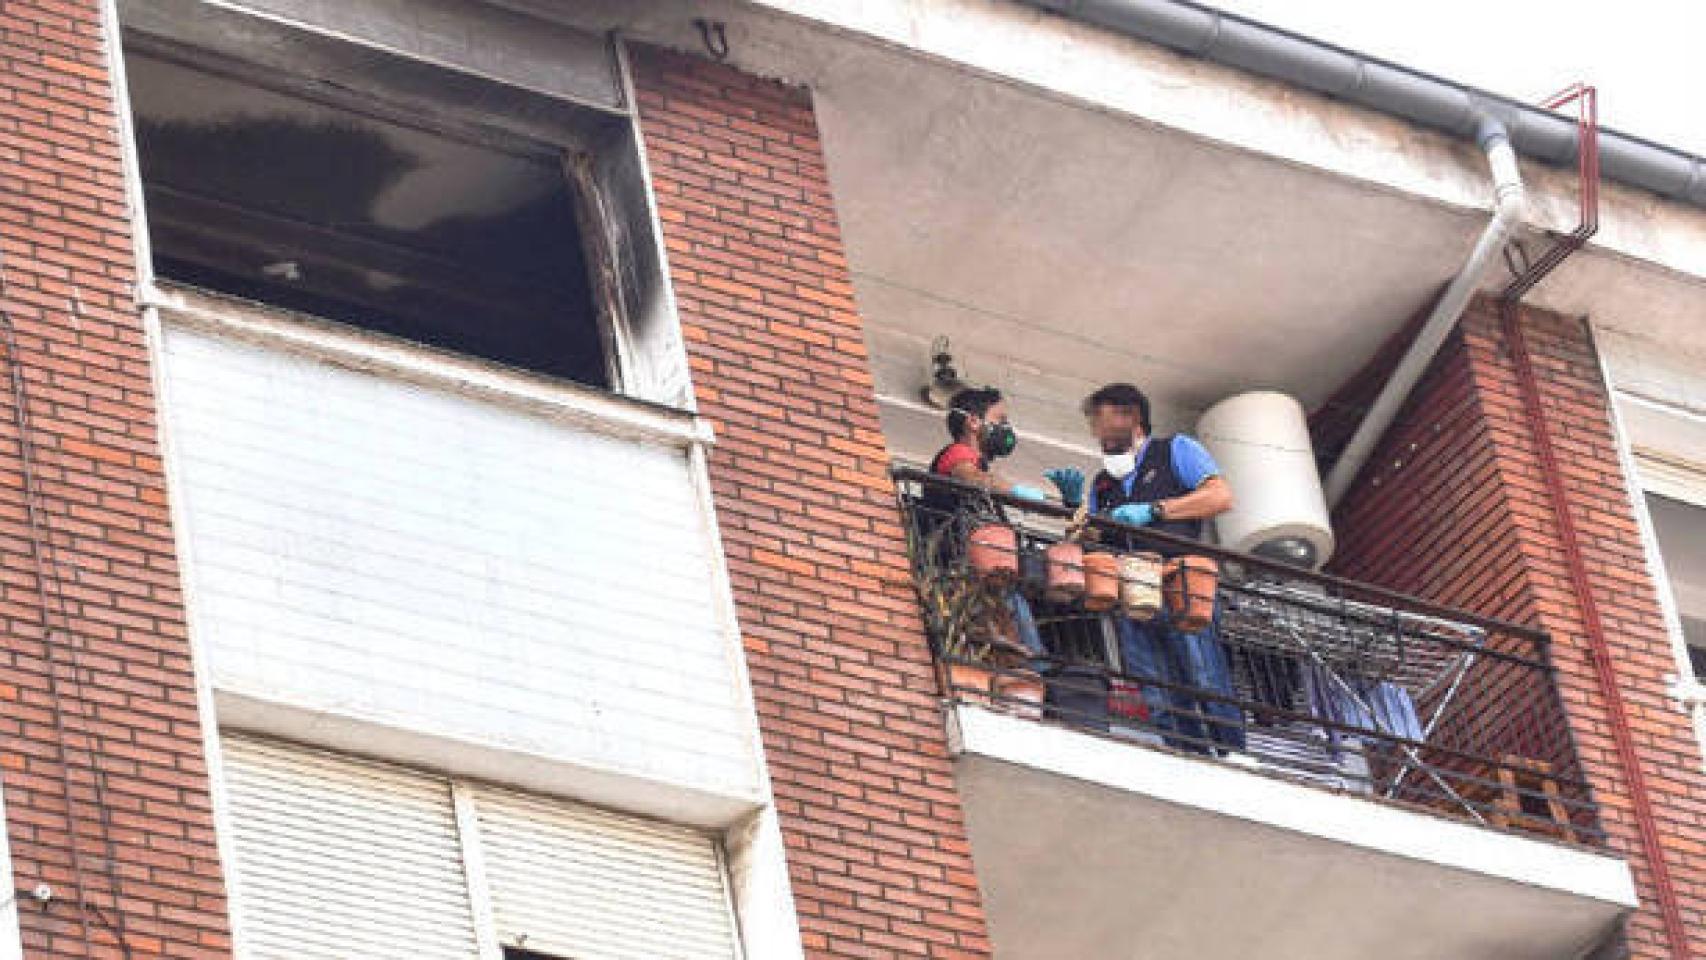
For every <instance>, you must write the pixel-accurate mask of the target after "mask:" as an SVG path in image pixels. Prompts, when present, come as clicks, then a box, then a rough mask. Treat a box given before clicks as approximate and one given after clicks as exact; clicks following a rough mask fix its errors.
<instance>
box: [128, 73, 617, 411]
mask: <svg viewBox="0 0 1706 960" xmlns="http://www.w3.org/2000/svg"><path fill="white" fill-rule="evenodd" d="M127 68H128V73H129V79H130V87H131V102H132V107H133V110H134V113H135V118H136V135H137V143H138V147H139V152H140V154H141V166H142V176H143V182H144V187H145V192H146V200H147V210H148V217H149V226H150V240H151V243H152V246H153V253H154V267H155V271H156V272H157V273H158V274H159V275H160V276H161V277H162V278H165V279H169V280H175V281H180V282H183V283H186V284H191V285H194V286H197V287H203V288H206V289H209V290H212V291H216V292H219V293H225V294H231V295H234V296H239V297H243V298H247V299H251V300H257V301H261V302H264V303H268V304H273V305H276V306H280V307H284V308H287V309H291V310H298V311H302V312H305V313H311V314H314V315H316V316H320V317H324V318H326V319H329V320H335V321H340V322H343V323H347V324H351V325H354V326H359V327H363V328H366V329H369V330H374V331H378V332H381V333H385V334H390V335H393V336H397V337H401V338H404V339H408V340H412V341H416V342H419V343H424V344H429V345H433V346H437V347H442V348H445V349H448V350H453V351H456V352H459V353H465V354H471V355H475V356H479V357H484V358H486V359H490V360H495V361H498V362H500V363H505V364H509V365H512V366H516V367H522V368H525V369H529V370H534V371H538V372H540V373H545V374H549V375H552V376H557V377H563V378H567V379H571V380H575V381H579V382H582V383H587V384H591V385H594V386H600V387H611V386H613V384H612V383H611V382H610V380H611V377H610V364H609V359H608V351H607V349H606V346H605V343H606V338H605V335H604V333H603V329H604V323H603V319H602V317H601V314H600V309H599V307H600V304H599V301H598V298H597V295H596V293H595V291H594V289H593V286H592V284H591V282H590V280H589V271H588V253H587V251H588V244H587V243H586V242H585V241H586V238H584V237H583V236H582V231H581V226H580V222H579V221H578V220H577V210H576V197H575V195H574V193H573V192H572V188H571V186H570V182H569V178H568V176H567V175H566V173H565V170H564V166H563V163H564V160H563V155H562V152H561V151H557V150H554V149H553V148H549V147H541V148H540V149H539V150H538V151H537V152H536V153H523V152H517V151H515V150H513V149H497V148H495V147H492V146H489V145H485V144H480V143H476V142H474V141H473V140H471V139H463V138H459V137H454V136H450V135H447V134H444V133H441V132H438V131H433V130H428V129H425V128H422V127H416V126H412V125H407V124H404V123H399V122H395V121H393V120H387V119H379V118H377V117H375V116H369V115H366V114H363V113H359V112H356V111H353V110H349V109H346V108H343V107H340V106H332V105H328V104H327V103H321V102H318V101H316V100H311V99H308V98H306V97H302V96H298V95H295V94H287V93H281V92H277V91H274V90H269V89H264V88H262V87H259V86H254V85H251V84H247V83H244V82H241V81H237V80H233V79H231V78H229V77H226V76H221V75H216V74H214V73H210V72H206V71H202V70H199V69H195V68H192V67H187V66H183V65H180V64H178V63H175V62H170V61H167V60H164V59H158V58H155V57H152V56H145V55H138V54H135V53H132V54H131V55H130V56H129V57H128V61H127Z"/></svg>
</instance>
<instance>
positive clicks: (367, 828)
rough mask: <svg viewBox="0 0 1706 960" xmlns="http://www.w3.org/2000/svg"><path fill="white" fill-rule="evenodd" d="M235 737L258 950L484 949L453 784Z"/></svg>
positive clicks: (243, 882) (253, 953)
mask: <svg viewBox="0 0 1706 960" xmlns="http://www.w3.org/2000/svg"><path fill="white" fill-rule="evenodd" d="M223 743H224V757H225V777H226V781H227V785H228V794H229V798H230V806H231V822H232V824H233V826H234V833H235V840H236V857H237V890H238V893H239V895H240V896H241V897H242V903H241V909H242V920H243V936H244V943H245V944H246V946H247V947H248V950H247V955H248V956H249V957H252V958H256V960H260V958H267V960H272V958H277V960H389V958H396V960H438V958H444V960H468V958H472V957H475V956H477V950H476V946H475V939H474V921H473V918H472V915H471V911H470V909H469V899H468V887H467V882H466V879H465V877H464V874H463V869H462V855H461V849H460V847H459V845H458V839H457V833H456V821H455V816H454V812H453V809H452V806H451V800H450V785H449V783H448V782H447V781H445V780H443V779H441V778H437V777H430V776H426V775H423V774H418V773H413V772H410V771H407V770H402V769H398V768H396V767H391V766H387V765H383V764H377V763H369V762H366V761H362V760H355V759H352V758H348V757H343V756H339V755H336V754H329V753H321V752H319V751H314V750H308V749H304V748H301V747H296V746H290V745H285V744H280V743H275V742H272V741H266V740H259V739H252V738H249V737H242V736H233V735H229V734H228V735H226V736H225V737H224V738H223Z"/></svg>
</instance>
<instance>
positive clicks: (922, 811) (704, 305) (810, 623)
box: [635, 50, 989, 957]
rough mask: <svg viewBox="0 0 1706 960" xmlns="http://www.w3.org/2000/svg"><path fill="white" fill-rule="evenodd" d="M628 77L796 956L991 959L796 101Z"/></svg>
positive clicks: (684, 64)
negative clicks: (705, 433)
mask: <svg viewBox="0 0 1706 960" xmlns="http://www.w3.org/2000/svg"><path fill="white" fill-rule="evenodd" d="M635 79H636V83H637V85H638V88H639V94H638V96H639V108H640V116H641V125H642V129H643V131H644V135H645V138H646V150H647V156H648V160H649V163H650V165H651V168H652V176H653V184H654V186H655V188H656V191H657V197H658V205H659V213H660V216H661V219H662V222H663V233H664V239H665V242H666V244H667V246H668V249H669V256H670V269H671V275H672V277H673V280H674V285H675V292H676V297H677V300H678V302H679V307H680V312H681V322H682V327H683V334H684V336H685V337H686V340H687V347H688V354H689V357H690V362H691V365H692V369H693V376H694V380H695V389H696V393H697V397H698V402H699V407H700V410H701V412H702V413H703V414H704V415H705V416H706V417H707V418H709V419H710V420H711V422H712V423H713V424H714V425H715V428H716V432H717V438H718V443H717V446H716V448H715V450H713V452H712V457H711V476H712V480H713V483H714V486H715V499H716V506H717V510H718V514H719V520H720V523H721V526H722V536H723V544H724V548H725V550H726V551H727V554H728V559H729V565H730V570H731V574H732V577H733V582H734V590H735V600H736V604H737V607H738V610H739V617H740V624H741V630H742V633H743V635H744V637H745V642H746V649H747V661H748V664H749V667H750V669H751V673H752V681H753V687H754V694H755V697H756V700H757V707H758V713H759V721H760V725H761V727H762V730H763V737H764V746H765V753H766V756H767V758H768V760H769V764H770V775H771V777H772V780H773V788H774V791H775V795H776V802H777V807H778V811H779V813H780V815H781V821H782V830H783V835H784V837H785V840H786V844H787V853H788V859H789V868H790V873H791V876H792V879H793V888H794V899H795V904H796V908H797V910H798V912H799V916H800V925H801V930H802V936H803V937H804V940H805V943H806V947H807V951H808V953H809V954H810V955H812V956H820V957H871V956H897V955H908V956H912V955H925V956H932V957H974V956H985V955H987V954H988V952H989V943H988V940H987V935H986V932H985V928H984V921H983V915H982V910H981V906H980V902H979V895H978V889H977V881H976V879H975V877H974V876H973V874H972V863H971V854H970V850H969V847H968V844H967V841H966V836H965V828H964V824H963V821H962V818H961V811H960V804H959V797H958V794H957V792H956V789H955V784H954V771H953V767H952V764H951V761H950V758H949V756H948V752H947V746H946V741H945V734H944V728H943V722H942V720H943V718H942V713H941V707H940V705H939V701H938V688H937V683H936V678H935V674H934V671H933V668H932V666H931V661H930V655H929V652H928V650H927V648H926V646H925V641H924V631H923V627H922V624H921V621H920V618H919V612H918V609H917V607H916V602H915V600H914V598H913V595H912V591H911V586H910V579H909V576H908V570H907V566H906V559H905V558H906V545H905V540H904V537H903V535H902V532H901V529H900V526H899V515H898V513H897V511H896V509H895V502H894V498H893V490H892V486H891V484H890V482H889V480H888V478H887V475H886V469H887V465H888V464H887V454H886V450H885V447H884V440H883V435H882V431H881V426H880V424H879V423H878V420H877V407H876V400H875V397H874V394H873V391H872V382H871V374H870V371H869V368H868V363H867V360H866V356H865V341H864V336H863V332H862V330H861V325H860V319H859V315H858V313H857V312H856V311H855V308H854V304H853V291H852V286H851V282H850V280H849V277H848V274H847V267H846V264H845V262H844V260H843V257H842V245H841V239H840V235H839V232H838V228H837V224H836V219H835V211H834V209H833V204H832V202H831V199H830V192H829V184H828V178H827V175H826V173H825V169H824V162H823V155H822V149H821V147H820V145H819V142H818V136H817V131H816V127H815V123H814V120H813V114H812V106H811V100H810V97H809V95H808V94H807V93H805V92H804V91H800V90H795V89H790V88H787V87H784V86H781V85H778V84H775V83H771V82H767V81H762V80H758V79H755V78H752V77H748V76H745V75H743V74H741V73H739V72H737V71H734V70H732V69H729V68H727V67H723V66H719V65H716V64H713V63H711V62H709V61H704V60H698V59H694V58H690V57H685V56H681V55H677V54H672V53H664V52H660V51H655V50H640V51H638V52H637V56H636V78H635Z"/></svg>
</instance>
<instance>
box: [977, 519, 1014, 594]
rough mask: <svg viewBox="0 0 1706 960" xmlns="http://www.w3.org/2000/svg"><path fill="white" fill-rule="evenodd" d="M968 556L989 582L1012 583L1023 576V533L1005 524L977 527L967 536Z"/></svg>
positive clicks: (982, 576) (988, 524)
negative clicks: (1021, 553)
mask: <svg viewBox="0 0 1706 960" xmlns="http://www.w3.org/2000/svg"><path fill="white" fill-rule="evenodd" d="M966 559H967V560H968V561H970V563H971V568H972V572H973V573H975V574H977V576H978V578H979V579H981V580H983V581H985V582H986V583H992V584H997V585H1008V584H1011V583H1012V582H1013V581H1015V580H1017V579H1018V578H1019V533H1018V531H1016V530H1014V529H1013V528H1012V527H1009V526H1008V525H1006V524H1005V523H985V524H982V525H980V526H977V527H973V528H972V531H971V533H970V534H968V535H967V536H966Z"/></svg>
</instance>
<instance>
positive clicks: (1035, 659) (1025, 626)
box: [1007, 590, 1048, 669]
mask: <svg viewBox="0 0 1706 960" xmlns="http://www.w3.org/2000/svg"><path fill="white" fill-rule="evenodd" d="M1007 609H1009V610H1011V611H1012V612H1013V624H1014V626H1016V627H1017V628H1018V633H1019V643H1020V644H1021V645H1023V646H1024V648H1025V649H1026V650H1029V651H1030V652H1031V658H1032V659H1031V667H1032V669H1038V668H1040V666H1041V665H1042V662H1043V661H1044V660H1046V659H1047V657H1048V647H1046V646H1044V645H1043V634H1042V631H1041V630H1038V629H1037V617H1036V614H1034V613H1032V612H1031V601H1029V600H1027V599H1025V595H1024V594H1023V593H1020V592H1019V591H1018V590H1014V591H1013V592H1012V593H1009V594H1007Z"/></svg>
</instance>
